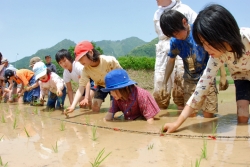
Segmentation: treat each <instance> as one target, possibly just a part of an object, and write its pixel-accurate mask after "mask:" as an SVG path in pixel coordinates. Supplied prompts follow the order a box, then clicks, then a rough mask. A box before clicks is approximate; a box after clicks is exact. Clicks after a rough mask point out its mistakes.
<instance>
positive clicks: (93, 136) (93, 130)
mask: <svg viewBox="0 0 250 167" xmlns="http://www.w3.org/2000/svg"><path fill="white" fill-rule="evenodd" d="M96 129H97V127H96V126H92V138H91V139H92V140H93V141H96V140H97V137H96Z"/></svg>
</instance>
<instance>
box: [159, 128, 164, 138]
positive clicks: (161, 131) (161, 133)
mask: <svg viewBox="0 0 250 167" xmlns="http://www.w3.org/2000/svg"><path fill="white" fill-rule="evenodd" d="M160 136H164V126H162V127H161V128H160Z"/></svg>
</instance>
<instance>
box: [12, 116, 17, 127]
mask: <svg viewBox="0 0 250 167" xmlns="http://www.w3.org/2000/svg"><path fill="white" fill-rule="evenodd" d="M16 127H17V120H16V117H15V120H14V123H13V129H16Z"/></svg>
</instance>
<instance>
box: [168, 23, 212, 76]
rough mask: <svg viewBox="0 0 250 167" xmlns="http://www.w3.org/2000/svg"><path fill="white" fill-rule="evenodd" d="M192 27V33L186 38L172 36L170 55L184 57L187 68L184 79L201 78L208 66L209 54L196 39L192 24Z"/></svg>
mask: <svg viewBox="0 0 250 167" xmlns="http://www.w3.org/2000/svg"><path fill="white" fill-rule="evenodd" d="M190 29H191V30H190V33H189V35H188V37H187V38H186V39H185V40H179V39H176V38H174V37H173V38H171V40H170V52H169V53H168V56H170V57H171V58H175V57H176V56H177V55H179V56H180V57H181V58H182V60H183V64H184V69H185V71H184V74H183V78H184V79H190V80H199V78H200V77H201V75H202V73H203V71H204V69H205V68H206V66H207V61H208V58H209V54H208V53H207V52H206V51H205V50H204V48H203V47H202V46H199V45H197V44H196V42H195V41H194V38H193V34H192V25H190Z"/></svg>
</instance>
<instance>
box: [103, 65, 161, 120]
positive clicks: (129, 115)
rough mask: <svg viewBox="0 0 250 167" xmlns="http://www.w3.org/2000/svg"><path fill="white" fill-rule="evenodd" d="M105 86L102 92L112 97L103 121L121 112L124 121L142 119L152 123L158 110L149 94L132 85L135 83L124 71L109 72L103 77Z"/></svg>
mask: <svg viewBox="0 0 250 167" xmlns="http://www.w3.org/2000/svg"><path fill="white" fill-rule="evenodd" d="M105 84H106V88H102V91H103V92H109V91H110V93H111V95H112V97H113V102H112V106H111V108H110V109H109V112H108V113H107V115H106V117H105V120H112V119H113V118H114V114H115V113H116V112H118V111H122V112H123V114H124V117H125V119H126V120H135V119H137V118H140V117H144V118H146V119H147V122H148V123H153V120H154V116H155V115H156V114H157V113H158V112H160V108H159V107H158V105H157V103H156V102H155V100H154V99H153V97H152V96H151V94H150V93H149V92H147V91H146V90H144V89H142V88H140V87H137V86H135V85H134V84H136V82H134V81H132V80H131V79H130V78H129V76H128V74H127V72H126V71H125V70H123V69H115V70H112V71H110V72H109V73H108V74H107V75H106V77H105Z"/></svg>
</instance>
